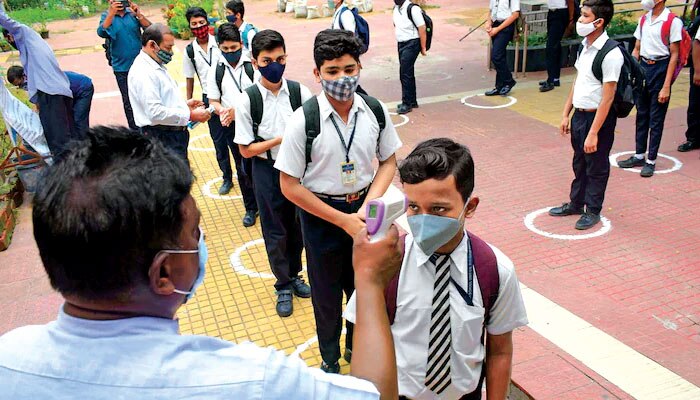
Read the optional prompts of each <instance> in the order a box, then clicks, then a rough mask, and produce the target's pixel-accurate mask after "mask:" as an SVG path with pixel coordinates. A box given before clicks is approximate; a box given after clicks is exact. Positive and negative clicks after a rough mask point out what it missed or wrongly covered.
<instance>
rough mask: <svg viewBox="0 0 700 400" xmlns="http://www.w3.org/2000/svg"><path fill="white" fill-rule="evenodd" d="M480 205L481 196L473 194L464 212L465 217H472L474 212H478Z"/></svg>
mask: <svg viewBox="0 0 700 400" xmlns="http://www.w3.org/2000/svg"><path fill="white" fill-rule="evenodd" d="M478 206H479V198H478V197H477V196H473V197H472V198H471V199H470V200H469V203H467V210H466V211H465V212H464V218H471V217H472V216H474V212H476V208H477V207H478Z"/></svg>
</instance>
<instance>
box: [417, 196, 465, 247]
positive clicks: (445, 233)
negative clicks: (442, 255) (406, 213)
mask: <svg viewBox="0 0 700 400" xmlns="http://www.w3.org/2000/svg"><path fill="white" fill-rule="evenodd" d="M468 204H469V200H467V203H466V204H465V205H464V208H463V209H462V212H461V213H460V214H459V217H457V218H450V217H440V216H437V215H432V214H418V215H411V216H410V217H408V226H409V227H410V228H411V233H412V234H413V240H414V241H415V242H416V245H418V247H419V248H420V249H421V250H422V251H423V253H425V254H426V255H432V254H433V253H435V251H437V249H439V248H440V247H442V246H443V245H444V244H445V243H447V242H449V241H450V239H452V238H453V237H454V236H455V235H456V234H457V233H458V232H459V230H460V229H462V222H461V221H462V217H463V216H464V212H465V211H466V210H467V205H468Z"/></svg>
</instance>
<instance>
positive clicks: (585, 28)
mask: <svg viewBox="0 0 700 400" xmlns="http://www.w3.org/2000/svg"><path fill="white" fill-rule="evenodd" d="M599 19H600V18H598V19H596V20H595V21H592V22H589V23H587V24H585V23H583V22H578V21H576V33H578V35H579V36H581V37H586V36H588V35H590V34H591V33H593V32H594V31H595V25H594V24H595V23H596V22H597V21H598V20H599Z"/></svg>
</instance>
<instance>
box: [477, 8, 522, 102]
mask: <svg viewBox="0 0 700 400" xmlns="http://www.w3.org/2000/svg"><path fill="white" fill-rule="evenodd" d="M490 7H491V17H490V18H487V19H486V32H487V33H488V34H489V36H490V37H491V62H492V63H493V66H494V67H495V68H496V87H494V88H493V89H491V90H489V91H488V92H486V93H485V95H486V96H496V95H501V96H506V95H508V93H510V91H511V89H513V86H515V84H516V82H515V79H513V74H511V73H510V68H509V67H508V61H507V60H506V47H507V46H508V43H510V41H511V40H513V35H514V34H515V24H516V21H517V20H518V17H519V16H520V0H491V6H490Z"/></svg>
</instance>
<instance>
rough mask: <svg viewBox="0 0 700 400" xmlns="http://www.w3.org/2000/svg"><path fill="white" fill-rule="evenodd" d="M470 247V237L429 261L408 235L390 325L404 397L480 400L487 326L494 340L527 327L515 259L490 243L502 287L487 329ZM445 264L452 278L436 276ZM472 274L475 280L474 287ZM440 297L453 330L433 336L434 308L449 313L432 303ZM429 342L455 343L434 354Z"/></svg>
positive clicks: (352, 307) (351, 311) (349, 313)
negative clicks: (441, 282)
mask: <svg viewBox="0 0 700 400" xmlns="http://www.w3.org/2000/svg"><path fill="white" fill-rule="evenodd" d="M469 242H470V240H469V239H468V236H467V235H465V236H464V239H462V241H461V242H460V244H459V245H458V246H457V248H455V250H454V251H453V252H452V253H451V254H449V256H443V257H442V259H440V258H438V259H437V260H436V258H433V257H431V256H433V255H432V254H425V253H424V252H423V251H422V250H421V249H420V248H419V247H418V245H416V243H415V242H414V241H413V236H412V235H410V234H409V235H407V236H406V245H405V248H406V253H405V255H404V258H403V263H402V265H401V274H400V275H399V282H398V289H397V293H396V305H397V306H396V315H395V318H394V323H393V324H392V325H391V333H392V336H393V338H394V349H395V351H396V367H397V372H398V383H399V395H400V396H402V397H404V398H409V399H415V400H418V399H421V400H422V399H469V400H472V399H480V398H481V387H482V383H483V378H482V372H483V371H482V369H483V367H484V360H485V358H486V350H485V347H484V343H482V339H481V338H482V329H485V330H486V332H487V333H488V334H490V335H502V334H505V333H508V332H511V331H513V330H515V329H516V328H518V327H521V326H525V325H527V323H528V319H527V313H526V311H525V304H524V302H523V298H522V294H521V292H520V285H519V282H518V278H517V276H516V273H515V268H514V266H513V262H512V261H511V260H510V259H509V258H508V257H507V256H506V255H505V254H503V253H502V252H501V251H500V250H499V249H497V248H495V247H493V246H490V247H491V249H492V250H493V252H494V253H495V255H496V263H497V266H498V277H499V289H498V298H497V300H496V302H495V303H494V304H493V305H492V307H491V311H490V317H489V319H488V323H487V324H485V317H486V316H485V309H484V307H485V306H484V301H483V299H482V297H481V290H480V289H479V280H478V279H477V277H476V274H475V273H474V265H473V261H472V262H470V261H471V257H470V254H469V253H470V251H471V246H470V243H469ZM438 260H440V261H438ZM448 264H449V265H448ZM446 267H447V268H449V272H447V271H445V274H448V275H447V276H444V277H443V276H441V274H440V273H439V271H440V272H441V269H442V268H446ZM470 269H471V273H470ZM469 275H472V282H471V285H470V280H469ZM440 279H445V281H447V280H451V283H448V284H447V286H448V287H449V289H448V293H444V292H442V293H441V292H438V291H437V289H436V285H435V282H436V281H439V280H440ZM439 286H440V287H443V288H446V287H445V286H442V285H439ZM460 289H462V290H461V291H462V293H460ZM443 290H445V289H443ZM464 293H471V297H470V298H469V299H468V300H471V303H472V304H471V305H470V304H469V303H468V302H467V299H465V298H464V297H463V296H464ZM442 294H444V295H445V296H446V297H447V301H448V303H449V330H450V332H449V333H448V334H445V333H444V331H440V332H441V333H442V335H443V336H440V334H439V333H436V332H431V325H434V322H435V321H431V316H432V314H433V312H434V311H438V310H439V311H440V312H447V311H446V310H445V309H444V307H442V303H441V301H435V299H436V298H438V299H440V300H441V298H440V297H439V296H441V295H442ZM436 303H437V304H436ZM344 317H345V318H346V319H347V320H349V321H352V322H354V321H355V319H356V300H355V296H354V295H353V296H352V298H351V299H350V301H348V306H347V307H346V310H345V313H344ZM431 337H435V338H436V339H440V341H441V342H442V341H444V342H445V343H450V344H449V349H447V348H438V351H434V352H430V350H429V349H430V338H431ZM433 347H434V349H435V346H433ZM431 353H432V354H431ZM431 356H432V358H433V359H431ZM436 359H439V360H440V361H442V363H440V364H439V365H442V366H443V367H442V368H438V369H437V370H436V371H435V368H433V370H431V369H430V368H429V365H430V364H431V363H435V361H436ZM433 375H435V376H436V377H437V380H440V379H441V380H442V385H441V384H440V382H437V385H435V384H434V383H433V382H435V381H436V379H432V381H431V377H432V376H433ZM448 381H449V384H448V383H447V382H448ZM435 386H437V387H438V388H437V389H436V388H435ZM437 391H439V393H437Z"/></svg>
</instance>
